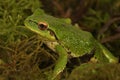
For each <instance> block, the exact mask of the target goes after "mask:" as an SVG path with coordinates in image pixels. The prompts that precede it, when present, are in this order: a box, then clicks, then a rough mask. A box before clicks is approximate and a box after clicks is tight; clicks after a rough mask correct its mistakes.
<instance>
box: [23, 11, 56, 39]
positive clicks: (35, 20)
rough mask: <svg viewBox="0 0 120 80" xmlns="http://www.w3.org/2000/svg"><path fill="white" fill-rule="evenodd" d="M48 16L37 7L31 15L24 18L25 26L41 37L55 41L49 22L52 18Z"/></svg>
mask: <svg viewBox="0 0 120 80" xmlns="http://www.w3.org/2000/svg"><path fill="white" fill-rule="evenodd" d="M48 18H49V16H48V15H46V14H45V13H44V12H43V11H42V10H40V9H37V10H36V11H35V12H34V14H33V15H31V16H29V17H28V18H27V19H26V20H25V26H26V27H27V28H28V29H30V30H32V31H34V32H36V33H37V34H39V35H41V36H42V37H44V38H46V39H49V40H51V41H55V40H56V36H55V34H54V29H53V28H51V27H50V24H49V23H50V20H52V18H51V19H50V18H49V19H48Z"/></svg>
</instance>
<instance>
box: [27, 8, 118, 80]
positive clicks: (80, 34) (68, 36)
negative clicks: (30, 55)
mask: <svg viewBox="0 0 120 80" xmlns="http://www.w3.org/2000/svg"><path fill="white" fill-rule="evenodd" d="M25 26H26V27H27V28H28V29H30V30H31V31H33V32H35V33H37V34H39V35H40V36H42V37H43V42H44V43H45V44H46V45H47V46H48V47H49V48H50V49H52V50H53V51H55V52H57V53H59V58H58V61H57V63H56V65H55V68H54V70H53V76H52V78H51V79H52V80H53V79H54V78H55V77H56V76H57V75H58V74H59V73H60V72H62V71H63V70H64V68H65V66H66V64H67V58H68V54H67V53H69V54H70V55H71V56H72V57H81V56H83V55H85V54H89V53H90V52H91V51H92V50H93V49H95V54H94V57H95V58H96V59H97V61H98V62H112V63H116V62H118V59H117V58H116V57H114V56H113V55H112V54H111V53H110V52H109V51H108V50H107V49H106V48H105V47H104V46H103V45H101V44H100V43H99V42H98V41H97V40H95V38H94V37H93V36H92V34H91V33H89V32H87V31H83V30H81V29H79V28H78V27H76V26H73V25H71V24H70V21H67V20H64V19H60V18H55V17H53V16H50V15H47V14H46V13H44V11H43V10H41V9H37V10H36V11H35V12H34V14H33V15H31V16H29V17H28V18H27V19H26V20H25Z"/></svg>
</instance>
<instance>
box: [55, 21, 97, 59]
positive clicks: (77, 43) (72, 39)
mask: <svg viewBox="0 0 120 80" xmlns="http://www.w3.org/2000/svg"><path fill="white" fill-rule="evenodd" d="M58 26H59V27H60V28H59V27H58ZM57 27H58V28H57V29H56V33H57V34H59V35H58V36H57V38H58V40H59V42H60V44H61V45H63V46H64V47H65V48H66V49H67V50H68V51H70V52H71V55H72V56H74V57H78V56H82V55H84V54H85V53H90V52H91V51H92V50H93V49H94V48H95V46H96V41H95V39H94V37H93V36H92V35H91V33H89V32H86V31H82V30H80V29H79V28H76V27H75V26H72V25H70V24H64V23H63V24H61V25H58V24H57Z"/></svg>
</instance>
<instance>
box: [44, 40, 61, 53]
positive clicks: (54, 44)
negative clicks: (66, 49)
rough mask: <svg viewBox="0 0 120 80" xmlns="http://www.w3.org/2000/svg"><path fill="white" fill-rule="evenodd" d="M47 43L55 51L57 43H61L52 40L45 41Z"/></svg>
mask: <svg viewBox="0 0 120 80" xmlns="http://www.w3.org/2000/svg"><path fill="white" fill-rule="evenodd" d="M45 44H46V45H47V46H48V47H49V48H50V49H51V50H53V51H54V52H55V47H56V45H59V43H58V42H57V41H55V42H51V41H45Z"/></svg>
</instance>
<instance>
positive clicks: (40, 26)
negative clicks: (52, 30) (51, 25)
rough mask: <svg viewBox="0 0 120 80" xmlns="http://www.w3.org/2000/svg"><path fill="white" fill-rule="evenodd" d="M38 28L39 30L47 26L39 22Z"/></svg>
mask: <svg viewBox="0 0 120 80" xmlns="http://www.w3.org/2000/svg"><path fill="white" fill-rule="evenodd" d="M38 27H39V29H41V30H45V29H46V28H47V26H46V25H44V24H39V26H38Z"/></svg>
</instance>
